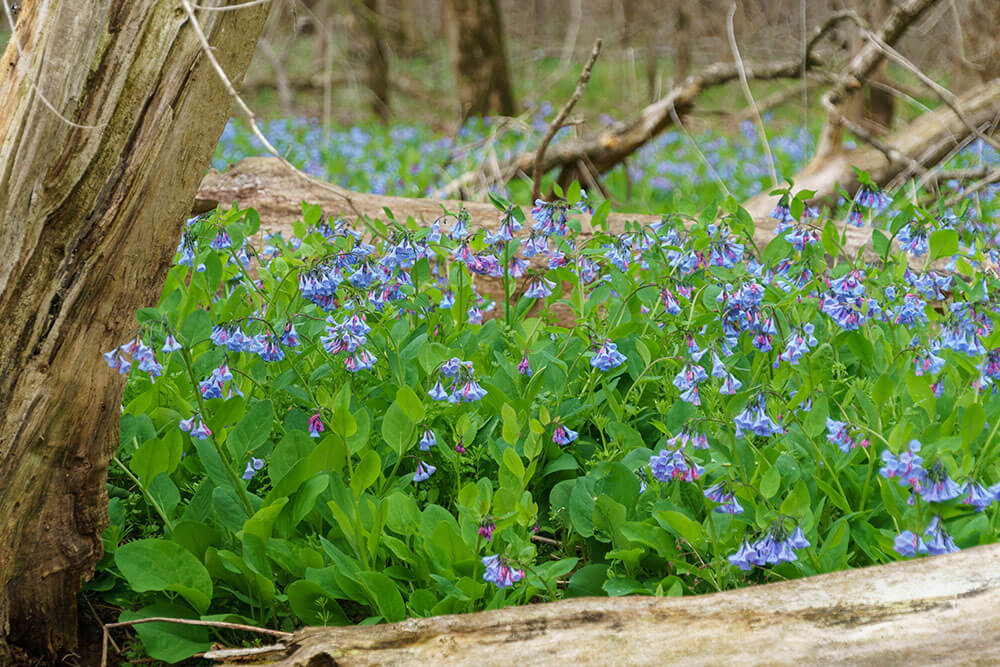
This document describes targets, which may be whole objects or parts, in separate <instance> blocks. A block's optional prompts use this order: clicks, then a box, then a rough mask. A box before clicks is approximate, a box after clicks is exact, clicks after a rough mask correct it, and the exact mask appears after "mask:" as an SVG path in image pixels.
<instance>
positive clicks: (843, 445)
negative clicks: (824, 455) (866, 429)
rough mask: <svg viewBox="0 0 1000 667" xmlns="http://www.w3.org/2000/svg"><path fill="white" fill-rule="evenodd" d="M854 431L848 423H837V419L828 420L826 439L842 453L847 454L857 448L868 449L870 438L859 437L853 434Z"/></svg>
mask: <svg viewBox="0 0 1000 667" xmlns="http://www.w3.org/2000/svg"><path fill="white" fill-rule="evenodd" d="M856 430H857V429H853V428H852V427H851V425H850V424H848V423H847V422H841V421H836V420H835V419H830V418H829V417H827V418H826V438H827V440H829V441H830V442H831V443H833V444H834V445H837V447H838V448H839V449H840V451H842V452H844V453H845V454H847V453H848V452H850V451H851V450H852V449H854V448H855V447H859V446H860V447H867V446H868V444H869V443H868V438H864V437H858V436H856V435H853V434H852V431H856Z"/></svg>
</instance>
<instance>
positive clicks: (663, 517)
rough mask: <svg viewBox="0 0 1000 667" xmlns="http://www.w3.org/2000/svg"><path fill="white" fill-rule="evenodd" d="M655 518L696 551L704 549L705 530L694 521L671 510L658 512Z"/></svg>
mask: <svg viewBox="0 0 1000 667" xmlns="http://www.w3.org/2000/svg"><path fill="white" fill-rule="evenodd" d="M655 517H656V520H657V521H658V522H659V524H660V525H661V526H663V527H664V528H666V529H667V530H669V531H670V532H672V533H674V534H675V535H677V536H678V537H682V538H684V539H685V540H687V541H688V543H689V544H690V545H691V546H692V547H694V548H695V549H701V548H703V547H704V542H705V529H704V527H702V525H701V524H700V523H698V522H697V521H693V520H692V519H690V518H688V517H687V516H685V515H683V514H681V513H680V512H673V511H669V510H657V511H656V512H655Z"/></svg>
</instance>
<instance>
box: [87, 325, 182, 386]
mask: <svg viewBox="0 0 1000 667" xmlns="http://www.w3.org/2000/svg"><path fill="white" fill-rule="evenodd" d="M171 342H172V343H173V344H171ZM176 343H177V341H175V340H174V339H173V336H168V337H167V344H165V345H164V350H163V351H164V352H172V351H174V350H177V349H180V346H176V347H174V345H176ZM103 356H104V361H106V362H107V364H108V367H109V368H113V369H115V370H117V371H118V372H119V373H120V374H122V375H126V374H127V373H128V372H129V370H130V369H131V368H132V362H133V361H134V362H137V368H138V369H139V370H140V371H145V372H147V373H149V376H150V379H153V378H156V377H159V376H160V374H162V373H163V365H162V364H160V362H158V361H157V360H156V353H154V352H153V350H152V348H150V347H149V346H148V345H146V344H145V343H144V342H143V341H142V340H140V339H138V338H136V339H135V340H131V341H129V342H128V343H125V344H124V345H122V346H120V347H118V348H115V349H114V350H111V351H109V352H105V353H104V355H103ZM128 356H131V357H132V359H131V360H129V359H128V358H127V357H128ZM154 381H155V380H154Z"/></svg>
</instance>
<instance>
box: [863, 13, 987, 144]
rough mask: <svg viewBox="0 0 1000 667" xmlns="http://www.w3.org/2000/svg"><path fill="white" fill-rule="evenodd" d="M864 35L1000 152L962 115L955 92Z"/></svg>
mask: <svg viewBox="0 0 1000 667" xmlns="http://www.w3.org/2000/svg"><path fill="white" fill-rule="evenodd" d="M862 34H863V35H864V36H865V38H867V39H869V40H871V41H872V43H874V44H875V47H876V48H877V49H879V50H880V51H882V53H884V54H885V55H887V56H889V58H891V59H892V60H894V61H895V62H897V63H898V64H900V65H902V66H903V67H905V68H906V69H907V70H909V71H910V72H912V73H913V74H914V75H915V76H916V77H917V78H918V79H920V82H921V83H923V84H924V85H925V86H927V87H928V88H930V89H931V91H933V92H934V94H935V95H937V97H938V99H940V100H941V101H942V102H943V103H944V105H945V106H946V107H948V108H949V109H951V110H952V111H954V112H955V115H956V116H958V119H959V120H961V121H962V123H963V124H964V125H965V126H966V127H967V128H968V129H969V131H970V132H972V133H973V134H974V135H976V136H977V137H979V138H980V139H982V140H983V141H985V142H986V143H987V144H989V145H990V146H992V147H993V148H994V149H995V150H997V151H1000V141H997V140H996V139H994V138H993V137H991V136H990V135H988V134H986V133H984V132H982V131H981V130H980V129H979V128H977V127H976V126H974V125H973V124H972V123H971V122H970V121H969V119H968V118H967V117H966V116H965V114H964V113H962V110H961V109H959V108H958V106H957V104H956V100H957V99H958V98H957V97H956V96H955V94H954V93H953V92H951V91H950V90H948V89H947V88H945V87H944V86H942V85H940V84H939V83H937V82H936V81H934V80H933V79H932V78H930V77H929V76H927V75H926V74H924V73H923V72H922V71H921V70H920V68H919V67H917V66H916V65H914V64H913V63H912V62H910V61H909V60H907V59H906V58H904V57H903V56H902V54H900V53H899V52H898V51H896V49H894V48H892V47H891V46H889V45H888V44H886V43H885V42H884V41H882V40H881V39H879V37H878V35H876V34H874V33H871V32H869V31H867V30H864V31H862Z"/></svg>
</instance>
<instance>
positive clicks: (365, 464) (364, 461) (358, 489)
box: [351, 449, 382, 498]
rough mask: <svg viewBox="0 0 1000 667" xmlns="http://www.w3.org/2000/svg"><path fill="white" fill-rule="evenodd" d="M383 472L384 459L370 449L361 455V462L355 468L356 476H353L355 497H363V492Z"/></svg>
mask: <svg viewBox="0 0 1000 667" xmlns="http://www.w3.org/2000/svg"><path fill="white" fill-rule="evenodd" d="M381 473H382V459H381V458H379V455H378V454H376V453H375V452H374V451H372V450H370V449H369V450H368V451H367V452H365V453H364V454H363V455H362V456H361V462H360V463H358V465H357V466H355V468H354V477H352V478H351V490H352V491H353V492H354V497H355V498H359V497H361V494H362V493H364V492H365V490H366V489H368V487H369V486H371V485H372V484H374V483H375V480H377V479H378V476H379V475H380V474H381Z"/></svg>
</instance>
